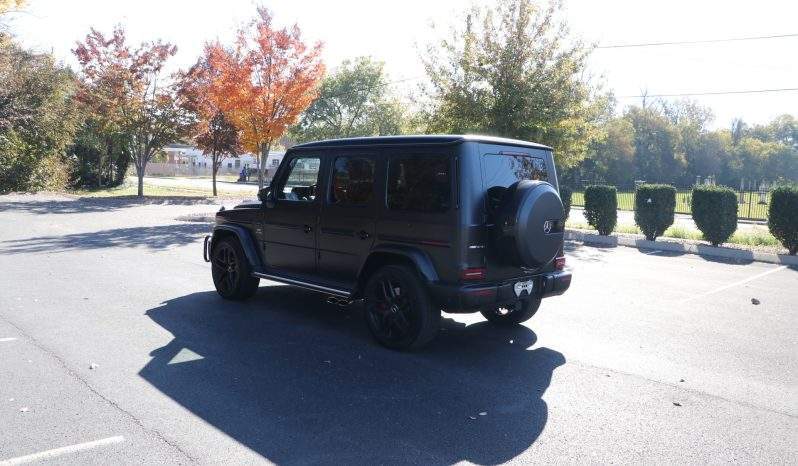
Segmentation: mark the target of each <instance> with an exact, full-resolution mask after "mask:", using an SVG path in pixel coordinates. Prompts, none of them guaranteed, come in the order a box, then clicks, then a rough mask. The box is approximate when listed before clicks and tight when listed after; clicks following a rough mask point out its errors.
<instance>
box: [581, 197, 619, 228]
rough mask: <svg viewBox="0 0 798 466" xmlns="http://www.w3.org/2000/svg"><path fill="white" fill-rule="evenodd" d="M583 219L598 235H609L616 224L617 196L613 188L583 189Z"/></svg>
mask: <svg viewBox="0 0 798 466" xmlns="http://www.w3.org/2000/svg"><path fill="white" fill-rule="evenodd" d="M585 219H586V220H587V223H589V224H590V226H592V227H593V228H595V229H596V230H598V232H599V234H600V235H609V234H610V233H612V230H614V229H615V224H617V223H618V196H617V195H616V191H615V187H614V186H588V187H587V189H585Z"/></svg>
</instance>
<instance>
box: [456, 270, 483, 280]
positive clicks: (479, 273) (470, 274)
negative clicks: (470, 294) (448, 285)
mask: <svg viewBox="0 0 798 466" xmlns="http://www.w3.org/2000/svg"><path fill="white" fill-rule="evenodd" d="M487 275H488V271H487V269H486V268H485V267H472V268H468V269H463V272H462V273H461V274H460V278H462V279H463V280H484V279H485V277H486V276H487Z"/></svg>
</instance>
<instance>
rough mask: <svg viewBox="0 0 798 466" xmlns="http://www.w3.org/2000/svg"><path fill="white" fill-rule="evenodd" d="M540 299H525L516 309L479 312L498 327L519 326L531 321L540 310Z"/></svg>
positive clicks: (497, 308) (493, 309) (491, 309)
mask: <svg viewBox="0 0 798 466" xmlns="http://www.w3.org/2000/svg"><path fill="white" fill-rule="evenodd" d="M540 301H541V300H540V299H524V300H522V301H521V302H520V303H519V304H518V306H516V307H515V308H514V309H507V312H503V310H504V308H500V307H495V308H490V309H482V310H481V311H479V312H480V313H481V314H482V315H483V316H485V318H486V319H488V321H490V322H491V323H494V324H497V325H508V326H509V325H518V324H520V323H522V322H526V321H527V320H529V319H531V318H532V316H533V315H535V313H536V312H538V309H539V308H540Z"/></svg>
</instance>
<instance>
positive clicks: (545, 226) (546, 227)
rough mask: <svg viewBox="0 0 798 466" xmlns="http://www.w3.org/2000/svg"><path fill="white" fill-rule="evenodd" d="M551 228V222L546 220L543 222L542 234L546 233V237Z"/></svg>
mask: <svg viewBox="0 0 798 466" xmlns="http://www.w3.org/2000/svg"><path fill="white" fill-rule="evenodd" d="M552 227H553V223H552V221H551V220H546V221H545V222H543V233H546V234H547V235H548V234H549V233H551V229H552Z"/></svg>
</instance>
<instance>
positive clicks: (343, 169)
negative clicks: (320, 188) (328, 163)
mask: <svg viewBox="0 0 798 466" xmlns="http://www.w3.org/2000/svg"><path fill="white" fill-rule="evenodd" d="M329 199H330V204H336V205H345V206H358V205H366V204H368V203H370V202H371V200H372V199H374V160H372V159H369V158H365V157H337V158H336V159H335V163H334V164H333V171H332V183H331V184H330V198H329Z"/></svg>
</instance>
